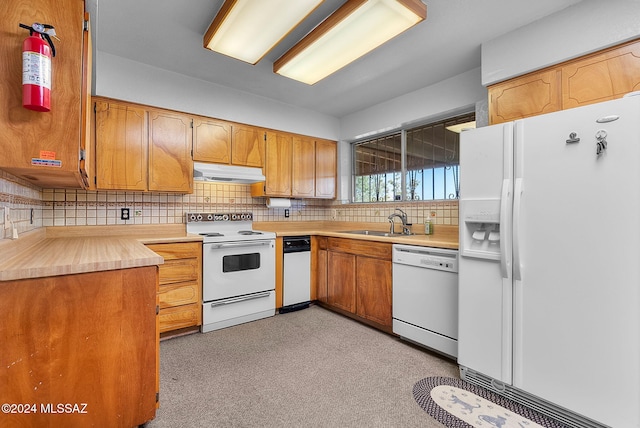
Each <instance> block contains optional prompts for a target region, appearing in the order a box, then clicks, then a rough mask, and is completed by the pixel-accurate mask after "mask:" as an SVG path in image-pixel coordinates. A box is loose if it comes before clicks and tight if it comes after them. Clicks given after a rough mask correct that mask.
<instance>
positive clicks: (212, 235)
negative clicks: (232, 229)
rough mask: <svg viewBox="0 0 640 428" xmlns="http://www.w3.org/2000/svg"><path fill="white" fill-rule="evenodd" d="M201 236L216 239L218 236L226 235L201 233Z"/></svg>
mask: <svg viewBox="0 0 640 428" xmlns="http://www.w3.org/2000/svg"><path fill="white" fill-rule="evenodd" d="M199 235H202V236H207V237H212V238H213V237H216V236H224V234H222V233H218V232H208V233H200V234H199Z"/></svg>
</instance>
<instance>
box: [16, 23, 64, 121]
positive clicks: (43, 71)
mask: <svg viewBox="0 0 640 428" xmlns="http://www.w3.org/2000/svg"><path fill="white" fill-rule="evenodd" d="M20 27H22V28H25V29H27V30H29V37H27V38H26V39H25V40H24V42H23V43H22V106H23V107H24V108H27V109H29V110H35V111H49V110H51V58H52V57H54V56H56V49H55V47H54V46H53V42H52V41H51V37H50V36H54V37H55V30H54V29H53V27H52V26H51V25H47V24H38V23H35V24H33V26H31V27H29V26H27V25H24V24H20ZM45 40H46V42H45Z"/></svg>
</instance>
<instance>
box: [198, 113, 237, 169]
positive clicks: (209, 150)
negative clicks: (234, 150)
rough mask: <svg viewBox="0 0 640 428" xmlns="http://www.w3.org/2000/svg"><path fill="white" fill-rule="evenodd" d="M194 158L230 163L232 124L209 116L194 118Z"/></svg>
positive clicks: (202, 160)
mask: <svg viewBox="0 0 640 428" xmlns="http://www.w3.org/2000/svg"><path fill="white" fill-rule="evenodd" d="M193 160H194V161H197V162H212V163H222V164H230V163H231V124H230V123H228V122H222V121H218V120H212V119H207V118H200V117H196V118H194V120H193Z"/></svg>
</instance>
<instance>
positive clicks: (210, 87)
mask: <svg viewBox="0 0 640 428" xmlns="http://www.w3.org/2000/svg"><path fill="white" fill-rule="evenodd" d="M96 56H97V57H96V62H95V63H96V78H95V95H100V96H104V97H110V98H116V99H120V100H125V101H130V102H136V103H141V104H146V105H150V106H156V107H163V108H168V109H172V110H178V111H182V112H186V113H193V114H199V115H203V116H208V117H215V118H219V119H224V120H229V121H232V122H240V123H247V124H250V125H255V126H264V127H267V128H272V129H277V130H280V131H287V132H293V133H297V134H303V135H310V136H314V137H319V138H327V139H331V140H337V139H338V137H339V130H340V121H339V119H337V118H335V117H333V116H329V115H326V114H322V113H318V112H314V111H311V110H305V109H302V108H299V107H294V106H291V105H287V104H284V103H281V102H278V101H274V100H270V99H268V98H264V97H259V96H256V95H251V94H249V93H246V92H242V91H238V90H235V89H231V88H228V87H225V86H221V85H215V84H212V83H209V82H205V81H202V80H198V79H194V78H191V77H187V76H184V75H181V74H177V73H173V72H170V71H166V70H162V69H159V68H155V67H151V66H149V65H146V64H142V63H139V62H135V61H131V60H129V59H125V58H122V57H119V56H115V55H111V54H107V53H104V52H97V53H96Z"/></svg>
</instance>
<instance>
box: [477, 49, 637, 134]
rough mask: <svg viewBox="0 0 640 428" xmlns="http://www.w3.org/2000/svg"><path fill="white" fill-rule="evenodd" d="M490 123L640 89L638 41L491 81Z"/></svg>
mask: <svg viewBox="0 0 640 428" xmlns="http://www.w3.org/2000/svg"><path fill="white" fill-rule="evenodd" d="M488 90H489V122H490V124H497V123H503V122H508V121H512V120H516V119H522V118H525V117H529V116H536V115H539V114H544V113H551V112H554V111H559V110H566V109H570V108H574V107H580V106H584V105H588V104H593V103H597V102H601V101H609V100H613V99H616V98H621V97H622V96H624V95H625V94H627V93H629V92H633V91H638V90H640V40H635V41H631V42H628V43H624V44H621V45H618V46H614V47H612V48H609V49H604V50H601V51H598V52H595V53H593V54H589V55H585V56H582V57H580V58H576V59H574V60H570V61H567V62H564V63H561V64H558V65H555V66H551V67H547V68H545V69H542V70H538V71H534V72H532V73H529V74H526V75H523V76H520V77H516V78H514V79H510V80H506V81H504V82H500V83H497V84H495V85H491V86H489V88H488Z"/></svg>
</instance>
